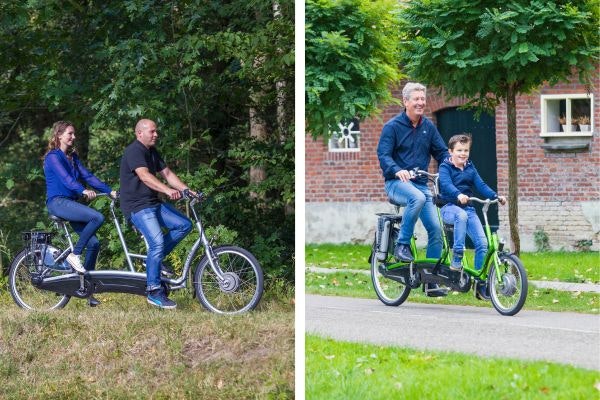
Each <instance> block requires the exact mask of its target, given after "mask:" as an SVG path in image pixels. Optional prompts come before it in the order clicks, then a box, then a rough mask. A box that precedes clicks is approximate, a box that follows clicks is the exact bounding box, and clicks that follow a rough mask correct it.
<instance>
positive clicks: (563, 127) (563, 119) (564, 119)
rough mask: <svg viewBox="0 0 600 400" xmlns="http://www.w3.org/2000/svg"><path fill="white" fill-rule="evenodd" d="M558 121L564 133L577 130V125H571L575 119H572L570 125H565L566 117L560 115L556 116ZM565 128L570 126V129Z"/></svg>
mask: <svg viewBox="0 0 600 400" xmlns="http://www.w3.org/2000/svg"><path fill="white" fill-rule="evenodd" d="M558 122H559V123H560V125H561V126H562V130H563V132H565V133H570V132H575V131H576V130H577V125H573V123H575V121H572V123H571V125H570V126H569V125H567V117H565V116H564V115H561V116H560V117H559V118H558ZM567 128H570V129H567Z"/></svg>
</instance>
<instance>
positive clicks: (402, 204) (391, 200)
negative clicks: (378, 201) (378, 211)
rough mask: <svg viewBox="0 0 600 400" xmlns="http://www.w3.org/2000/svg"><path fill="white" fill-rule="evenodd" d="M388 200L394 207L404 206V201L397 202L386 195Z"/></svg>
mask: <svg viewBox="0 0 600 400" xmlns="http://www.w3.org/2000/svg"><path fill="white" fill-rule="evenodd" d="M388 202H389V203H390V204H391V205H393V206H396V207H406V203H398V202H396V201H394V199H391V198H389V197H388Z"/></svg>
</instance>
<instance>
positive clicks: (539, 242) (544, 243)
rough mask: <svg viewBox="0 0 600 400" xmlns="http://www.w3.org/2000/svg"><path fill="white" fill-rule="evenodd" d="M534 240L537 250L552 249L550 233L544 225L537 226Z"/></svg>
mask: <svg viewBox="0 0 600 400" xmlns="http://www.w3.org/2000/svg"><path fill="white" fill-rule="evenodd" d="M533 241H534V243H535V248H536V249H537V251H548V250H550V239H549V238H548V234H547V233H546V231H545V230H544V228H543V227H541V226H538V227H536V229H535V232H533Z"/></svg>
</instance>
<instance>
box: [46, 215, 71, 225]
mask: <svg viewBox="0 0 600 400" xmlns="http://www.w3.org/2000/svg"><path fill="white" fill-rule="evenodd" d="M48 217H49V218H50V219H51V220H52V221H54V222H58V223H61V222H67V220H66V219H62V218H60V217H57V216H56V215H52V214H48Z"/></svg>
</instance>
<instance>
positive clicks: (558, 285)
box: [306, 267, 600, 293]
mask: <svg viewBox="0 0 600 400" xmlns="http://www.w3.org/2000/svg"><path fill="white" fill-rule="evenodd" d="M306 270H307V271H309V272H317V273H320V274H331V273H335V272H347V273H359V274H366V275H370V274H371V272H370V271H367V270H364V269H343V268H341V269H337V268H321V267H306ZM528 282H529V284H531V285H533V286H535V287H538V288H542V289H555V290H563V291H567V292H595V293H600V285H596V284H593V283H571V282H555V281H528Z"/></svg>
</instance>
